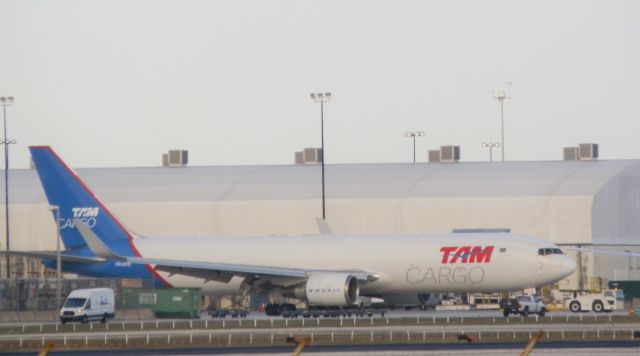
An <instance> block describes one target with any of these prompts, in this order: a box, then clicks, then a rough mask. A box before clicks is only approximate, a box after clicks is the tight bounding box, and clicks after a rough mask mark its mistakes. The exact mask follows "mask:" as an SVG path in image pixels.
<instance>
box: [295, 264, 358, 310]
mask: <svg viewBox="0 0 640 356" xmlns="http://www.w3.org/2000/svg"><path fill="white" fill-rule="evenodd" d="M294 294H295V297H296V298H298V299H304V300H306V301H307V302H309V304H311V305H320V306H349V305H354V304H356V302H357V301H358V295H359V294H360V287H359V285H358V279H357V278H356V277H354V276H352V275H350V274H348V273H322V272H320V273H314V274H312V275H310V276H309V279H307V282H306V283H305V284H304V285H303V286H301V287H298V288H296V289H295V291H294Z"/></svg>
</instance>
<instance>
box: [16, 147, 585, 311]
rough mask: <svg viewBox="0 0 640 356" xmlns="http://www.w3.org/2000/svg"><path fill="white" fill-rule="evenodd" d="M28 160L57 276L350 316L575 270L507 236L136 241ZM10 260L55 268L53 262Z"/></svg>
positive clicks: (63, 176) (63, 173)
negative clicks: (383, 305)
mask: <svg viewBox="0 0 640 356" xmlns="http://www.w3.org/2000/svg"><path fill="white" fill-rule="evenodd" d="M30 150H31V155H32V157H33V162H34V163H35V167H36V169H37V172H38V175H39V177H40V181H41V183H42V186H43V187H44V191H45V194H46V196H47V199H48V201H49V203H50V204H51V205H55V206H58V207H59V218H60V227H61V228H60V233H61V237H62V240H63V243H64V246H65V250H64V251H63V252H62V256H61V260H62V270H63V271H65V272H70V273H77V274H81V275H85V276H93V277H110V278H141V279H152V280H153V281H154V283H155V285H156V287H158V288H163V287H166V288H170V287H198V288H202V289H203V292H204V293H207V294H217V295H230V294H241V293H251V292H264V293H269V294H270V295H274V296H276V297H282V298H289V297H291V298H296V299H299V300H303V301H306V302H307V303H309V304H310V305H320V306H349V305H353V304H354V303H356V302H357V300H358V297H359V296H365V297H367V296H368V297H377V298H384V299H387V298H389V299H393V298H395V297H401V298H402V297H406V296H411V295H413V296H416V297H417V296H419V295H422V294H425V293H438V292H493V291H510V290H522V289H525V288H530V287H536V286H545V285H549V284H552V283H554V282H556V281H558V280H560V279H562V278H564V277H566V276H568V275H570V274H571V273H573V272H574V271H575V269H576V264H575V262H574V261H573V260H572V259H571V258H569V257H568V256H566V255H565V254H563V253H562V251H561V250H560V249H559V248H558V247H557V246H556V245H554V244H552V243H550V242H547V241H544V240H541V239H538V238H534V237H528V236H520V235H514V234H510V233H451V234H429V235H427V234H411V235H405V234H397V235H386V236H379V235H373V236H372V235H361V236H343V235H318V236H254V237H210V238H203V237H179V238H144V237H141V236H137V235H135V234H133V233H131V232H130V231H128V230H127V229H126V228H125V227H124V226H123V224H121V223H120V221H119V220H118V219H116V218H115V217H114V215H113V214H111V212H109V210H108V209H107V207H106V206H105V205H104V204H103V203H102V202H101V201H100V200H99V199H98V198H97V197H96V196H95V195H94V194H93V193H92V191H91V190H90V189H89V188H88V187H87V186H86V185H85V184H84V183H83V182H82V180H81V179H80V177H78V175H76V173H75V172H74V171H73V170H72V169H71V168H69V167H68V166H67V165H66V164H65V163H64V162H63V161H62V160H61V159H60V158H59V157H58V156H57V154H56V153H55V152H54V151H53V150H52V149H51V148H50V147H48V146H38V147H30ZM54 219H55V215H54ZM217 251H224V253H220V252H217ZM12 253H15V254H20V255H23V256H30V257H36V258H40V259H42V260H43V263H44V264H45V265H46V266H48V267H50V268H55V267H56V253H55V252H47V251H38V252H35V251H33V252H27V251H23V252H12Z"/></svg>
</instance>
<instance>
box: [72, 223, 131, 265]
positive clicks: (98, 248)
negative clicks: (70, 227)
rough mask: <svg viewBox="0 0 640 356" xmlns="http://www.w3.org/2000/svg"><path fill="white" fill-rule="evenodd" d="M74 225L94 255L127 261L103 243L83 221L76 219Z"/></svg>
mask: <svg viewBox="0 0 640 356" xmlns="http://www.w3.org/2000/svg"><path fill="white" fill-rule="evenodd" d="M73 223H74V224H75V227H76V229H78V231H79V232H80V236H82V238H83V239H84V241H85V242H86V243H87V246H89V249H90V250H91V252H93V254H94V255H96V256H98V257H102V258H105V259H108V260H120V261H124V260H125V258H123V257H121V256H118V255H116V254H115V253H113V252H112V251H111V250H110V249H109V248H108V247H107V246H106V245H105V244H104V243H102V241H100V239H99V238H98V236H96V234H94V233H93V231H91V229H90V228H89V227H88V226H87V225H86V224H85V223H84V222H82V220H80V219H74V220H73Z"/></svg>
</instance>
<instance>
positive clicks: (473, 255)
mask: <svg viewBox="0 0 640 356" xmlns="http://www.w3.org/2000/svg"><path fill="white" fill-rule="evenodd" d="M440 252H442V263H443V264H447V263H456V262H458V261H459V262H460V263H489V262H491V255H492V254H493V246H486V247H485V248H484V249H483V248H482V246H473V247H472V246H462V247H458V246H447V247H442V248H441V249H440Z"/></svg>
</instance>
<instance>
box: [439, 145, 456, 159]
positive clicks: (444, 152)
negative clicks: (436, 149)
mask: <svg viewBox="0 0 640 356" xmlns="http://www.w3.org/2000/svg"><path fill="white" fill-rule="evenodd" d="M458 161H460V146H440V162H458Z"/></svg>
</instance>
